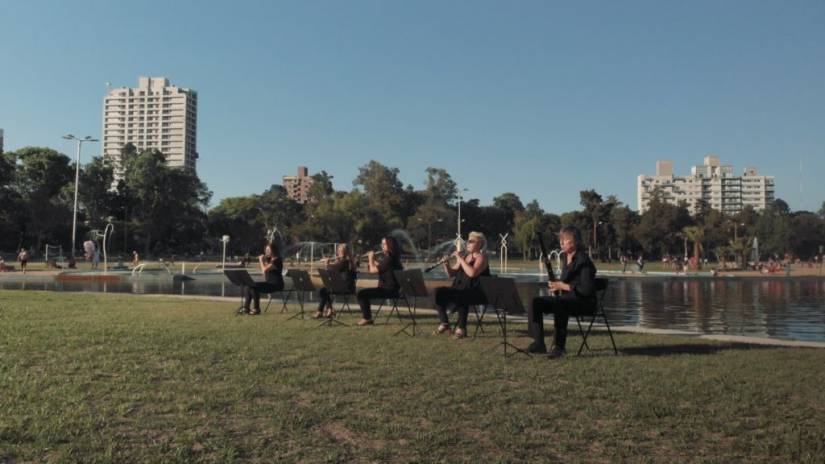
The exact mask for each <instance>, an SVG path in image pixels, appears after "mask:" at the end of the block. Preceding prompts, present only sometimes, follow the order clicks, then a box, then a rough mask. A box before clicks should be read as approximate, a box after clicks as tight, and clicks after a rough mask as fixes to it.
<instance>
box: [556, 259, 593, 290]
mask: <svg viewBox="0 0 825 464" xmlns="http://www.w3.org/2000/svg"><path fill="white" fill-rule="evenodd" d="M560 259H561V277H560V278H559V280H561V281H562V282H564V283H567V284H570V291H569V292H564V293H562V295H561V297H562V298H576V299H585V300H592V301H595V300H596V287H595V283H596V266H595V265H594V264H593V261H591V260H590V257H589V256H587V254H586V253H584V252H582V251H577V252H576V254H575V255H573V262H571V263H570V265H569V266H568V265H567V254H566V253H562V254H561V256H560Z"/></svg>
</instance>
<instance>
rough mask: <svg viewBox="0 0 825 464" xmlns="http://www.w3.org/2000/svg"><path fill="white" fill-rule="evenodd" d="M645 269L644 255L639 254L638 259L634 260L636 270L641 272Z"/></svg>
mask: <svg viewBox="0 0 825 464" xmlns="http://www.w3.org/2000/svg"><path fill="white" fill-rule="evenodd" d="M644 269H645V258H644V255H642V254H641V253H639V257H638V258H636V270H637V271H639V272H643V271H644Z"/></svg>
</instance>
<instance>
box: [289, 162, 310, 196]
mask: <svg viewBox="0 0 825 464" xmlns="http://www.w3.org/2000/svg"><path fill="white" fill-rule="evenodd" d="M283 185H284V188H285V189H286V194H287V195H288V196H289V198H291V199H293V200H295V201H297V202H298V203H301V204H304V203H306V202H308V201H309V188H310V187H312V177H309V170H308V169H307V168H306V166H298V175H297V176H284V177H283Z"/></svg>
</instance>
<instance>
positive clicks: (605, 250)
mask: <svg viewBox="0 0 825 464" xmlns="http://www.w3.org/2000/svg"><path fill="white" fill-rule="evenodd" d="M121 160H122V161H121V166H120V169H121V170H122V175H120V176H117V179H116V176H115V169H114V166H112V165H111V163H110V162H109V160H108V159H106V158H103V157H96V158H93V159H92V161H91V162H89V163H88V164H86V165H85V166H82V168H81V170H80V184H79V185H80V189H79V206H78V237H79V239H78V241H81V239H83V238H85V237H88V236H89V235H90V233H91V232H92V231H93V230H95V229H98V230H102V229H103V228H104V227H105V225H106V224H107V223H109V222H111V223H112V224H113V225H114V227H115V233H114V236H113V238H112V241H111V242H110V244H111V248H110V249H111V250H112V251H113V252H124V253H128V252H130V251H131V250H133V249H136V250H141V251H142V253H144V254H145V255H149V256H163V255H167V254H189V255H194V254H198V253H200V252H206V253H213V252H216V251H217V250H219V249H220V246H221V244H220V241H219V238H220V237H221V236H222V235H224V234H228V235H231V237H232V239H231V241H230V243H229V249H228V251H229V252H230V253H232V254H242V253H245V252H253V253H256V252H257V251H258V250H259V248H260V245H261V243H262V242H263V241H264V239H265V236H266V235H267V232H268V233H269V234H273V233H276V234H278V235H279V236H280V237H281V239H282V240H283V241H284V242H285V243H287V244H289V243H295V242H298V241H320V242H347V243H353V244H355V245H356V248H360V249H364V250H365V249H370V248H373V247H374V246H375V244H377V243H378V242H379V241H380V239H381V237H382V236H383V235H385V234H387V233H388V232H389V231H391V230H394V229H402V230H405V231H407V232H408V233H409V236H410V238H411V240H412V241H413V242H414V244H415V245H416V247H417V248H418V249H420V250H429V249H433V248H434V247H435V245H436V244H439V243H442V242H445V241H448V240H451V239H453V238H455V233H456V227H457V221H458V217H457V214H458V211H457V210H458V206H459V203H460V206H461V220H462V223H461V229H462V231H463V232H464V235H466V233H467V232H469V231H471V230H479V231H482V232H484V233H485V234H486V235H487V237H488V240H489V242H490V247H491V248H497V247H498V246H499V237H500V235H504V234H509V236H508V248H509V251H510V254H511V256H512V255H518V254H521V255H522V256H524V257H525V258H529V259H533V258H536V257H537V256H538V253H539V250H538V241H537V240H536V234H537V233H543V234H544V239H545V242H546V243H547V244H548V246H551V247H554V248H555V247H557V246H558V241H557V238H556V234H555V231H558V230H559V229H560V228H561V227H563V226H567V225H574V226H577V227H578V228H579V229H580V230H581V231H582V233H583V239H584V246H585V247H586V248H587V249H588V250H589V251H590V253H591V254H592V255H594V256H595V257H597V258H600V259H603V260H611V259H617V258H618V257H619V256H620V255H622V254H631V255H633V256H637V255H638V254H640V253H642V254H644V256H645V258H647V259H658V258H660V257H661V256H663V255H674V256H683V255H686V256H691V257H692V256H697V257H699V258H702V259H708V260H720V261H725V260H727V259H736V260H743V259H746V258H747V256H748V255H749V254H750V251H751V249H752V248H753V241H754V239H755V238H756V239H757V240H758V243H759V250H760V255H761V256H760V257H761V258H764V257H767V256H769V255H774V254H776V255H780V256H782V255H784V254H785V253H792V254H794V255H795V256H798V257H800V258H802V259H808V258H810V257H811V256H813V255H815V254H816V253H818V252H819V247H820V246H821V245H822V244H823V242H825V240H824V238H825V202H823V207H822V208H821V209H820V210H819V211H818V212H817V213H813V212H809V211H795V212H792V211H791V210H790V208H789V207H788V205H787V203H785V202H784V201H782V200H779V199H777V200H775V201H774V202H773V203H771V204H770V205H769V206H768V208H766V209H765V210H764V211H755V210H754V209H752V208H749V207H746V208H744V209H743V210H742V211H741V212H739V213H738V214H736V215H726V214H723V213H721V212H719V211H717V210H714V209H712V208H710V206H709V205H708V204H707V203H702V202H700V203H699V204H697V205H695V206H696V208H695V210H696V213H695V214H693V215H691V214H690V212H689V209H688V205H687V204H679V205H672V204H669V203H668V202H667V201H666V200H665V197H664V195H663V194H662V192H658V191H657V192H654V193H653V195H652V199H651V201H650V208H649V209H648V210H647V211H645V212H644V213H643V214H639V213H638V212H637V211H635V210H633V209H631V208H630V207H629V206H628V205H625V204H623V203H622V202H620V201H619V200H618V199H617V198H616V197H615V196H612V195H610V196H607V197H603V196H602V195H601V194H599V193H597V192H596V191H595V190H585V191H581V192H579V198H580V204H581V209H579V210H576V211H569V212H565V213H562V214H554V213H550V212H547V211H544V210H543V209H542V208H541V206H540V204H539V202H538V201H537V200H532V201H530V202H528V203H526V204H525V203H523V202H522V200H521V199H520V198H519V196H518V195H517V194H515V193H512V192H506V193H502V194H501V195H498V196H496V197H495V198H494V199H493V201H492V204H490V205H482V204H480V202H479V200H477V199H463V198H461V197H460V196H459V191H458V188H457V186H456V183H455V181H453V179H452V178H451V176H450V174H449V173H448V172H447V171H446V170H444V169H440V168H435V167H428V168H426V170H425V176H426V178H425V181H424V182H423V187H422V188H419V189H416V188H415V187H413V186H412V185H406V186H405V185H404V184H403V183H402V182H401V180H400V179H399V170H398V169H397V168H392V167H388V166H385V165H383V164H381V163H379V162H377V161H370V162H369V163H367V164H366V165H364V166H362V167H360V168H359V173H358V175H357V176H356V178H355V179H354V180H353V181H352V189H350V190H348V191H336V190H335V189H334V188H333V184H332V179H333V177H332V176H330V175H329V174H328V173H326V172H325V171H321V172H319V173H317V174H315V175H314V176H312V178H313V180H314V183H313V185H312V187H311V189H310V197H311V201H310V202H308V203H306V204H303V205H302V204H299V203H297V202H295V201H293V200H291V199H290V198H289V197H288V195H287V192H286V190H285V189H284V188H283V186H281V185H278V184H273V185H272V186H271V187H269V188H268V189H267V190H265V191H263V192H261V193H259V194H252V195H248V196H242V197H229V198H224V199H222V200H221V201H220V202H219V203H218V204H217V205H216V206H214V207H213V208H211V209H209V208H208V207H209V202H210V199H211V197H212V192H210V191H209V189H208V187H207V185H206V184H205V183H203V182H202V181H201V180H200V179H198V177H197V175H196V174H195V173H194V172H192V171H190V170H186V169H179V168H170V167H168V166H167V165H166V162H165V156H164V155H163V154H162V153H160V152H159V151H157V150H150V151H142V152H139V151H138V150H136V149H135V147H134V146H132V145H128V144H127V145H126V146H125V147H124V149H123V152H122V157H121ZM74 170H75V166H74V163H73V162H72V160H71V159H70V158H69V157H67V156H66V155H63V154H61V153H58V152H57V151H55V150H53V149H50V148H43V147H26V148H22V149H20V150H17V151H13V152H8V153H4V154H2V156H0V249H2V250H7V251H8V250H14V249H19V248H21V247H27V248H30V249H33V250H37V251H40V252H42V250H43V247H44V246H45V244H47V243H48V244H51V245H58V244H59V245H62V246H63V247H64V249H65V250H68V249H69V248H70V244H69V242H70V237H71V223H72V207H73V203H72V202H73V194H74Z"/></svg>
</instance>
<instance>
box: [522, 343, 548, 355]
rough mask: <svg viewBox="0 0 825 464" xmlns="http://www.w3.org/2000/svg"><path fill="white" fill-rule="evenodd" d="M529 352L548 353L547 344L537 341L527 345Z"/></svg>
mask: <svg viewBox="0 0 825 464" xmlns="http://www.w3.org/2000/svg"><path fill="white" fill-rule="evenodd" d="M526 351H527V352H528V353H536V354H544V353H547V346H546V345H545V344H544V343H543V342H539V341H535V342H533V343H531V344H530V346H528V347H527V350H526Z"/></svg>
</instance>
